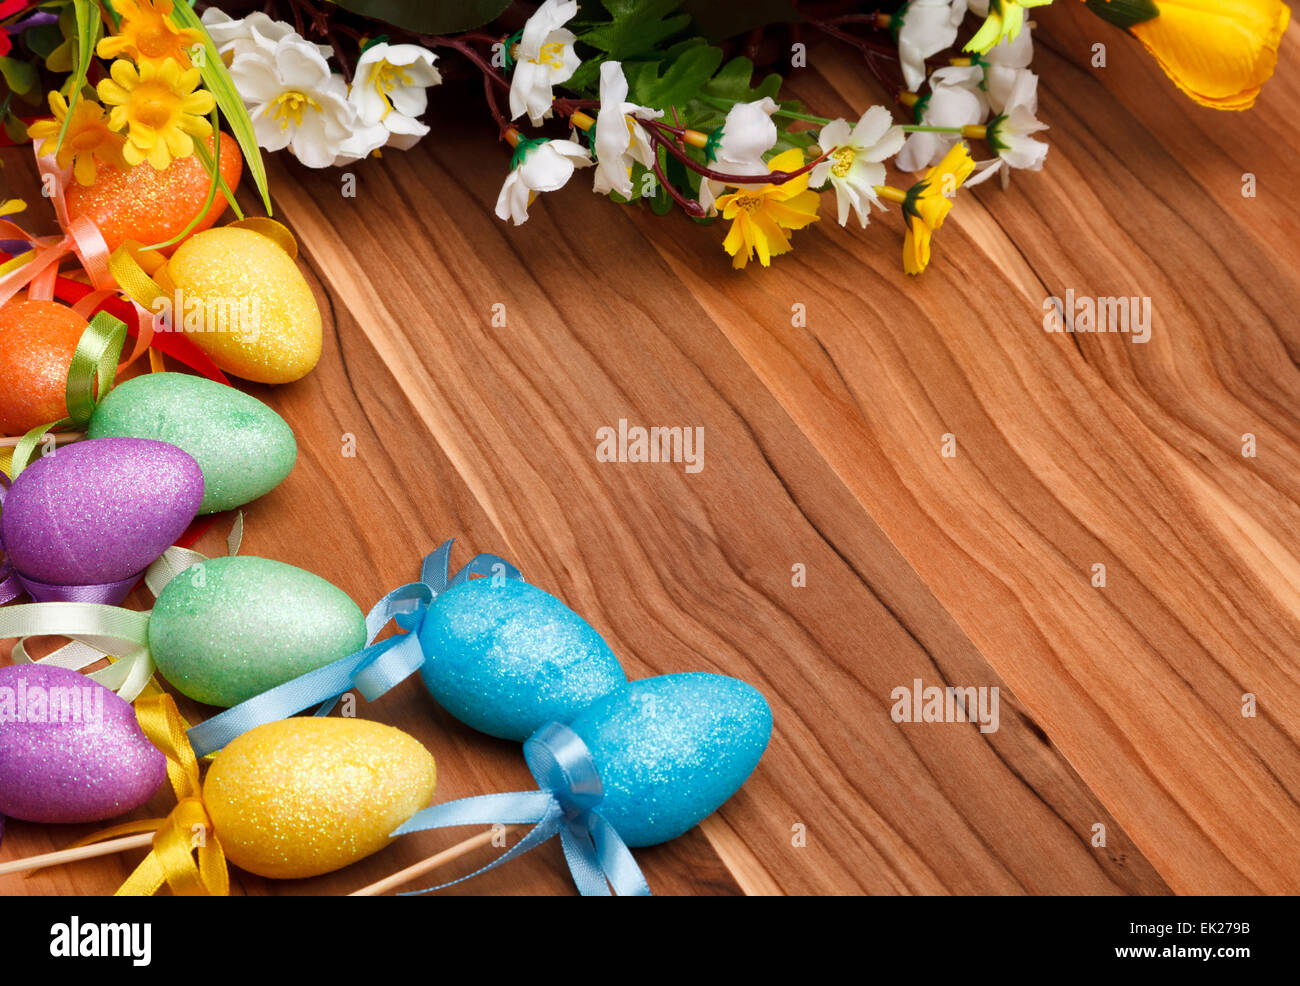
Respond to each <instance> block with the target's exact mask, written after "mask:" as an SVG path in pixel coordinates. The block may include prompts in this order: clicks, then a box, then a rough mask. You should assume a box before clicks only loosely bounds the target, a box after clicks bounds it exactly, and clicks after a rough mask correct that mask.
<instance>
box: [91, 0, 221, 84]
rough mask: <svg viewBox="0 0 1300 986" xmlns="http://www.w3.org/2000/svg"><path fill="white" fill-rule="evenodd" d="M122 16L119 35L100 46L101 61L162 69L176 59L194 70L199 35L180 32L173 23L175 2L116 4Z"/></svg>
mask: <svg viewBox="0 0 1300 986" xmlns="http://www.w3.org/2000/svg"><path fill="white" fill-rule="evenodd" d="M113 8H114V9H115V10H116V11H117V12H118V13H119V14H120V15H121V16H122V25H121V27H119V28H118V29H117V34H115V35H112V36H110V37H107V38H104V39H103V40H102V41H100V42H99V46H98V47H97V48H96V49H95V52H96V53H97V54H98V55H99V57H100V58H130V59H134V60H135V61H136V62H138V63H139V64H141V65H146V64H148V65H161V64H162V63H163V62H165V61H166V60H167V59H169V58H170V59H172V60H173V61H175V62H176V64H178V65H180V67H181V68H189V67H190V54H189V51H190V48H191V47H193V46H194V45H196V44H199V43H200V40H201V39H200V37H199V32H198V31H195V30H193V29H191V28H185V29H180V28H177V27H176V25H175V24H173V23H172V21H171V12H172V0H114V2H113Z"/></svg>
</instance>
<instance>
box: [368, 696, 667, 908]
mask: <svg viewBox="0 0 1300 986" xmlns="http://www.w3.org/2000/svg"><path fill="white" fill-rule="evenodd" d="M524 759H525V760H526V761H527V762H528V769H529V770H530V771H531V772H532V775H533V777H534V778H535V779H536V780H537V786H538V788H539V790H536V791H517V792H515V793H513V794H484V795H481V796H479V797H476V798H463V799H461V800H460V801H450V802H448V803H447V804H442V805H434V806H433V807H431V808H426V809H424V810H423V811H421V812H418V813H417V814H415V815H413V816H412V817H411V818H409V819H407V821H406V822H405V823H404V824H403V825H402V826H401V827H400V828H399V829H397V831H395V832H394V833H393V835H394V837H396V836H399V835H407V834H409V833H411V832H423V831H425V830H426V829H437V828H448V827H451V826H455V825H501V824H507V825H526V824H532V826H533V827H532V829H530V830H529V832H528V834H527V835H526V836H524V837H523V838H522V839H521V840H519V842H517V843H515V845H513V846H511V847H510V849H509V850H507V851H506V852H504V853H502V854H501V855H500V856H498V857H497V858H496V859H495V860H493V861H492V862H491V863H489V864H488V865H487V866H484V867H482V868H480V869H477V870H475V871H474V872H473V873H471V874H469V875H468V876H463V877H461V878H460V879H458V880H450V881H448V882H447V883H442V884H439V885H438V886H436V887H428V888H426V889H424V890H413V891H408V892H407V893H405V894H402V895H401V896H404V897H409V896H411V895H413V894H427V893H430V892H432V891H434V890H442V889H443V888H445V887H450V886H454V885H455V884H457V883H461V882H462V881H465V880H469V879H472V878H473V877H476V876H478V875H479V874H481V873H486V872H487V871H488V870H490V869H494V868H495V867H498V866H500V865H501V864H502V863H504V862H507V861H508V860H511V859H514V858H516V857H518V856H522V855H523V854H524V853H526V852H528V850H530V849H534V848H536V847H537V846H540V845H541V844H542V843H543V842H546V841H547V840H548V839H550V838H552V837H553V836H555V835H557V834H558V835H559V836H560V844H561V845H562V846H563V847H564V858H565V859H566V860H567V861H568V864H569V872H570V873H571V874H573V882H574V883H575V884H577V887H578V892H579V893H581V894H582V895H583V896H584V897H609V896H611V888H612V889H613V893H614V894H616V895H617V896H619V897H649V896H650V885H649V884H647V883H646V880H645V877H644V876H643V875H642V874H641V868H640V867H639V866H637V864H636V860H635V859H633V858H632V852H631V850H630V849H628V847H627V844H626V843H624V842H623V839H622V838H621V837H620V836H619V834H618V832H617V831H615V829H614V826H612V825H610V824H609V822H608V821H606V820H605V818H604V817H603V816H602V815H601V814H600V812H598V811H597V810H596V809H597V808H598V807H599V805H600V802H601V800H602V799H603V798H604V796H605V792H604V787H603V785H602V784H601V781H600V774H599V773H598V772H597V770H596V763H595V761H594V760H593V759H592V757H591V751H590V750H588V749H587V744H586V743H584V742H583V741H582V738H581V737H580V736H579V735H578V734H577V733H575V732H574V731H573V730H572V729H570V728H569V727H568V726H564V725H561V724H560V723H558V722H551V723H547V724H546V725H545V726H542V727H541V728H540V729H539V730H537V732H535V733H534V734H533V735H532V736H531V737H529V738H528V740H526V741H525V742H524Z"/></svg>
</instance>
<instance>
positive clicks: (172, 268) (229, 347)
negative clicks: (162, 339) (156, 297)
mask: <svg viewBox="0 0 1300 986" xmlns="http://www.w3.org/2000/svg"><path fill="white" fill-rule="evenodd" d="M167 272H168V274H169V275H170V277H171V279H172V281H173V282H175V284H176V287H177V288H179V289H180V291H181V292H182V296H183V298H184V299H185V305H186V306H189V305H190V303H191V302H201V303H202V304H203V305H204V306H207V307H208V308H209V309H210V307H211V306H213V305H217V304H221V305H225V306H228V307H230V306H239V305H241V303H243V302H246V303H247V310H248V311H249V312H250V315H249V317H250V319H251V320H252V322H253V324H252V326H250V327H243V326H241V327H240V329H239V331H231V330H230V329H228V328H226V329H223V328H222V327H221V326H220V325H219V324H218V325H210V326H205V331H201V332H194V331H187V332H186V333H185V338H187V339H189V340H190V341H191V342H193V343H194V344H195V345H196V346H198V347H199V348H200V349H202V350H203V351H204V352H205V353H207V354H208V355H209V356H211V357H212V361H213V362H214V363H216V364H217V366H219V367H221V368H222V369H223V370H225V371H227V372H229V373H233V374H234V375H235V376H237V377H243V378H244V379H245V380H256V381H257V382H258V383H289V382H291V381H293V380H298V379H300V378H301V377H304V376H306V375H307V373H308V372H310V370H311V369H312V367H314V366H315V365H316V363H317V361H318V360H319V359H320V351H321V321H320V309H318V308H317V307H316V298H315V296H313V295H312V293H311V288H310V287H308V286H307V281H306V280H305V279H304V278H303V276H302V273H301V272H300V271H299V270H298V265H297V264H295V263H294V262H293V260H292V259H290V257H289V255H288V254H287V253H285V252H284V251H283V250H282V249H280V247H279V246H277V245H276V244H275V243H274V242H273V241H272V240H270V239H268V238H267V237H265V236H262V235H261V234H260V233H254V232H253V231H252V230H247V229H230V228H227V227H223V228H221V229H210V230H207V231H206V232H203V233H196V234H195V235H194V236H191V237H190V238H189V239H188V240H186V241H185V242H184V243H182V244H181V246H180V248H179V249H178V250H177V251H176V253H175V255H174V256H173V257H172V259H171V261H170V262H169V263H168V265H167ZM176 327H177V328H183V327H184V326H183V320H182V315H181V313H177V317H176Z"/></svg>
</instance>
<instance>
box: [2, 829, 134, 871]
mask: <svg viewBox="0 0 1300 986" xmlns="http://www.w3.org/2000/svg"><path fill="white" fill-rule="evenodd" d="M152 844H153V833H152V832H142V833H141V834H140V835H128V836H124V837H123V838H121V839H111V840H110V841H108V842H97V843H95V844H94V845H93V846H82V847H80V848H79V849H60V850H59V851H58V852H47V853H45V854H44V855H43V856H28V857H27V858H26V859H15V860H13V861H11V862H8V863H0V876H5V875H6V874H9V873H26V872H28V871H29V870H39V869H44V868H45V867H47V866H60V865H62V864H63V863H75V862H77V861H78V860H82V859H94V858H96V857H97V856H108V855H111V854H112V853H115V852H126V850H128V849H147V848H148V847H149V846H151V845H152Z"/></svg>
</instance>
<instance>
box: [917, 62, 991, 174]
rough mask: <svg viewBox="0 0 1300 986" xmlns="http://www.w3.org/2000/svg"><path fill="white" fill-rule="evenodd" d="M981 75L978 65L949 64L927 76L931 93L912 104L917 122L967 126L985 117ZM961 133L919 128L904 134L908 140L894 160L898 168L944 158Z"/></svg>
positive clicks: (921, 123)
mask: <svg viewBox="0 0 1300 986" xmlns="http://www.w3.org/2000/svg"><path fill="white" fill-rule="evenodd" d="M983 78H984V72H983V69H981V68H980V67H979V66H978V65H966V66H957V65H953V66H949V67H948V68H941V69H936V70H935V72H934V74H933V75H931V76H930V94H929V95H928V96H923V97H921V99H920V100H918V101H917V103H916V106H915V107H914V108H913V109H914V111H915V113H916V122H917V123H918V124H920V125H922V126H926V127H954V128H959V127H967V126H974V125H975V124H978V123H983V122H984V120H985V119H986V118H987V117H988V112H989V106H988V97H987V96H985V94H984V90H983V89H981V88H980V82H981V81H982V80H983ZM960 137H961V135H960V134H958V133H930V132H925V131H919V132H915V133H910V134H908V135H907V142H906V143H905V144H904V145H903V149H902V150H901V151H900V152H899V154H898V159H897V161H895V164H896V165H897V166H898V168H899V170H901V171H920V170H921V169H922V168H925V167H929V166H930V165H932V164H934V163H935V162H936V161H939V160H941V159H942V158H943V156H944V154H946V153H947V151H948V149H949V148H950V147H952V145H953V144H955V143H956V142H957V141H958V140H959V139H960Z"/></svg>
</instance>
